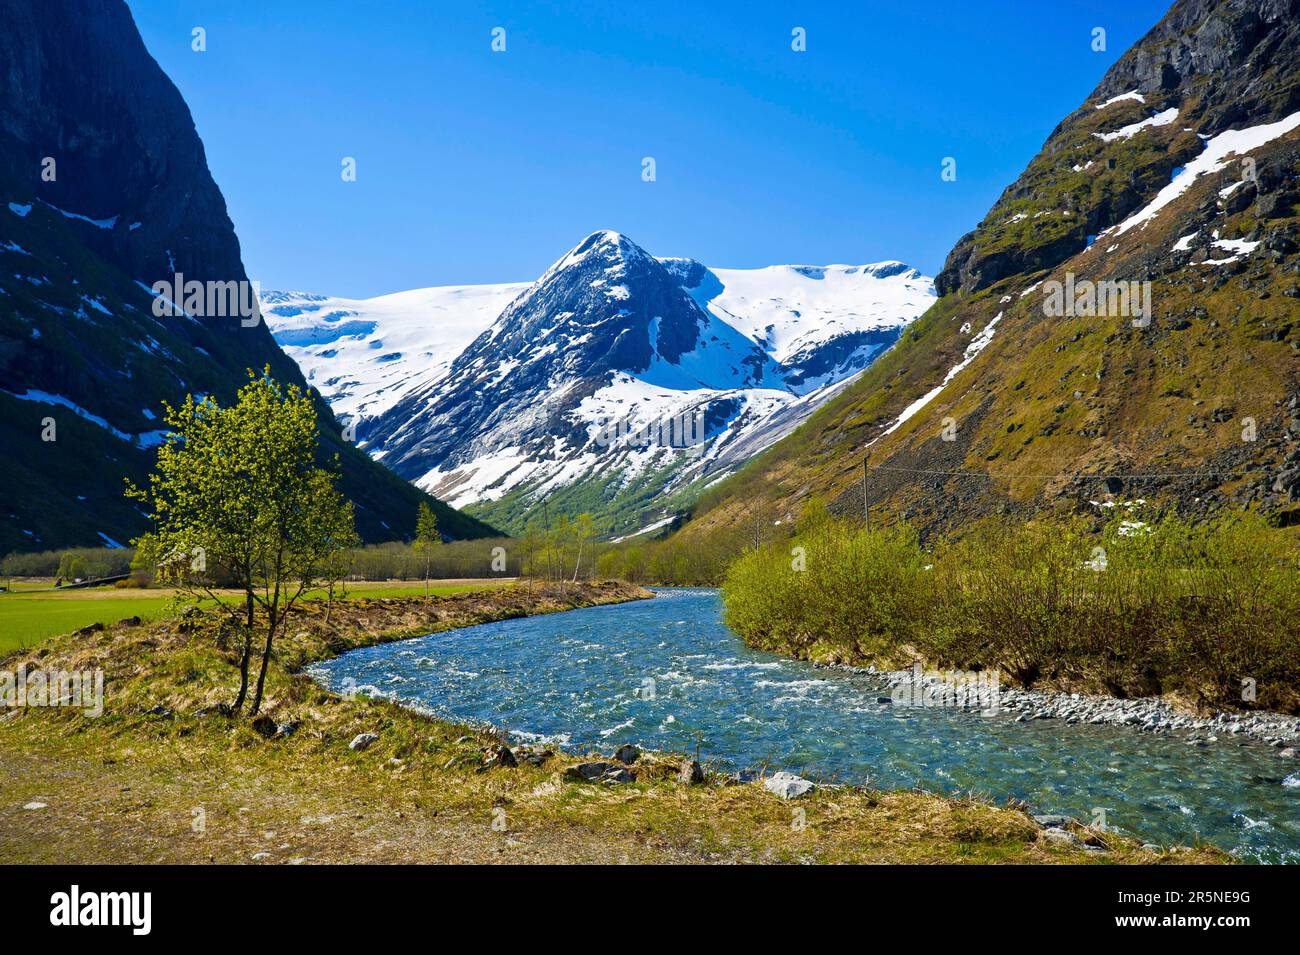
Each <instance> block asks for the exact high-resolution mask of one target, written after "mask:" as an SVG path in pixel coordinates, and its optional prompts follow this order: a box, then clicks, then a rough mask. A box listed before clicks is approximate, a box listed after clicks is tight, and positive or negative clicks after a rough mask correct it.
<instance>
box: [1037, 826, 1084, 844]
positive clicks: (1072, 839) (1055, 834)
mask: <svg viewBox="0 0 1300 955" xmlns="http://www.w3.org/2000/svg"><path fill="white" fill-rule="evenodd" d="M1043 837H1044V838H1046V839H1048V840H1049V841H1051V842H1059V843H1061V844H1063V845H1070V846H1076V845H1078V844H1079V837H1078V836H1076V835H1075V834H1074V833H1073V832H1066V831H1065V830H1064V829H1060V828H1058V827H1056V826H1049V827H1048V828H1046V829H1044V830H1043Z"/></svg>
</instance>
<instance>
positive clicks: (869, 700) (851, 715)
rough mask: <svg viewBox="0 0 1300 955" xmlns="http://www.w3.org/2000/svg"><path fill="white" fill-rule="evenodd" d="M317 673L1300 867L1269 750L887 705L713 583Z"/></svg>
mask: <svg viewBox="0 0 1300 955" xmlns="http://www.w3.org/2000/svg"><path fill="white" fill-rule="evenodd" d="M310 672H311V674H312V675H313V676H314V677H315V678H316V679H317V680H319V681H320V682H322V683H323V684H325V685H326V686H329V687H331V688H333V689H337V690H342V689H346V688H349V687H352V686H355V687H357V688H358V689H359V690H361V691H362V692H366V693H369V694H371V695H376V696H379V695H382V696H386V697H389V698H392V699H395V700H397V701H399V702H402V703H405V704H408V705H412V706H416V707H419V708H421V709H424V710H426V711H428V712H431V713H434V714H436V715H439V716H444V717H447V718H450V719H453V720H458V721H464V722H470V723H490V724H492V725H493V726H496V727H499V728H502V729H505V730H508V731H510V732H511V733H512V734H513V735H514V736H515V738H517V739H518V740H520V741H522V742H537V741H545V742H547V743H548V744H550V745H554V746H560V747H564V748H566V749H571V750H573V751H576V752H586V751H588V750H599V751H601V752H604V753H610V752H612V751H613V750H614V748H615V747H617V746H618V745H620V744H622V743H635V744H637V745H639V746H641V747H643V748H647V749H656V750H664V751H673V752H683V753H694V752H696V751H697V749H698V751H699V753H700V757H701V759H703V760H704V761H706V762H707V763H710V764H711V765H712V766H713V767H714V768H718V769H722V770H726V771H731V772H740V771H754V770H763V769H770V770H777V769H784V770H788V771H791V772H796V773H799V774H800V775H802V776H805V777H807V778H809V779H812V780H814V781H818V782H824V783H831V782H839V783H853V784H863V785H870V786H873V787H877V788H882V789H891V788H904V787H913V786H920V787H924V788H926V789H931V790H935V791H941V792H947V793H955V792H974V793H977V794H981V795H984V796H987V797H990V798H992V799H994V800H997V801H999V802H1001V801H1004V800H1005V799H1007V798H1008V797H1016V798H1019V799H1023V800H1025V801H1026V802H1028V803H1029V804H1030V805H1031V807H1033V811H1035V812H1044V813H1065V814H1068V815H1072V816H1075V817H1077V818H1079V819H1080V820H1082V821H1084V822H1089V821H1091V820H1093V819H1095V818H1097V815H1096V812H1097V810H1102V811H1103V812H1104V819H1105V823H1106V824H1107V825H1108V826H1110V827H1111V828H1115V829H1119V830H1121V831H1124V832H1127V833H1130V834H1133V835H1136V836H1139V837H1141V838H1143V839H1147V840H1150V841H1154V842H1158V843H1161V844H1174V843H1180V844H1191V843H1192V842H1194V841H1196V840H1202V841H1205V842H1209V843H1212V844H1214V845H1218V846H1220V847H1221V848H1224V849H1226V850H1229V851H1231V852H1232V853H1234V854H1235V855H1237V856H1238V857H1239V858H1241V859H1242V860H1243V861H1254V862H1300V786H1298V785H1296V783H1297V782H1300V774H1296V773H1295V769H1296V766H1295V763H1294V762H1291V761H1288V760H1284V759H1281V758H1279V757H1278V756H1277V755H1276V754H1275V753H1274V752H1273V751H1272V750H1271V749H1270V748H1269V747H1267V746H1265V745H1263V744H1261V743H1258V742H1253V741H1249V740H1242V739H1227V740H1223V739H1221V740H1220V741H1219V742H1216V743H1211V744H1209V745H1208V746H1202V747H1193V746H1189V745H1188V744H1187V742H1186V741H1185V739H1184V737H1183V736H1181V735H1178V734H1172V735H1155V734H1152V733H1147V732H1141V731H1139V730H1138V729H1136V728H1132V727H1125V726H1090V725H1067V724H1065V723H1063V722H1061V721H1059V720H1036V721H1032V722H1015V721H1014V717H1013V716H1012V715H1007V714H993V715H984V714H981V713H978V712H974V711H965V710H958V709H954V708H918V707H898V706H894V705H891V704H890V703H885V702H881V699H882V697H888V696H889V690H888V688H887V687H886V686H885V685H884V684H883V682H882V680H881V678H879V677H874V676H871V675H867V674H857V673H850V672H841V671H838V670H827V669H820V668H816V667H814V666H813V665H811V664H809V663H804V662H801V661H797V660H790V659H787V658H785V657H780V656H775V655H773V654H770V653H764V652H761V651H758V650H753V649H751V648H749V647H747V646H745V644H744V643H743V642H741V640H740V639H739V638H738V637H737V636H736V635H735V634H733V633H732V632H731V631H730V630H728V629H727V627H726V625H725V624H724V623H723V621H722V608H721V602H720V600H719V598H718V595H717V593H716V592H715V591H709V590H670V591H661V592H660V593H659V595H658V596H657V597H656V598H655V599H654V600H646V601H637V602H634V603H627V604H618V605H614V606H607V607H594V608H589V609H584V610H575V611H570V612H567V613H559V614H551V615H548V616H541V617H528V618H523V619H518V620H508V621H503V622H500V623H491V624H484V625H482V626H477V627H469V628H466V629H462V630H453V631H448V632H446V633H439V634H433V635H431V636H427V637H419V638H416V639H412V640H404V641H401V642H397V643H387V644H381V645H379V646H374V647H367V648H365V649H361V650H354V651H351V652H349V653H346V654H343V655H342V656H340V657H337V658H335V659H333V660H329V661H326V662H324V663H320V664H316V665H314V666H312V667H311V669H310ZM1288 773H1292V774H1293V775H1291V776H1288Z"/></svg>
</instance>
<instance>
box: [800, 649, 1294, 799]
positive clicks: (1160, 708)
mask: <svg viewBox="0 0 1300 955" xmlns="http://www.w3.org/2000/svg"><path fill="white" fill-rule="evenodd" d="M813 666H814V667H816V668H818V669H823V670H837V671H840V672H844V673H860V674H863V675H866V676H872V677H878V678H879V679H880V680H881V689H882V691H883V692H888V693H890V694H893V693H894V691H896V690H899V689H902V690H908V689H910V687H911V686H913V685H914V684H915V676H914V672H913V671H911V670H882V669H878V668H876V667H874V666H866V667H855V666H850V665H848V664H844V663H818V662H813ZM938 672H939V671H927V674H926V675H925V676H924V677H923V679H922V681H921V686H922V687H924V686H935V687H942V686H943V685H944V682H943V679H942V678H941V677H940V676H939V675H938ZM901 695H902V696H904V697H906V696H907V693H906V692H904V693H902V694H901ZM891 700H892V695H891ZM882 702H883V698H882ZM1177 702H1179V701H1170V700H1166V699H1162V698H1160V697H1141V698H1138V699H1121V698H1119V697H1114V696H1100V695H1095V694H1086V693H1067V692H1052V691H1043V690H1026V689H1020V688H1017V687H998V689H997V699H996V708H997V709H999V710H1004V711H1008V712H1010V713H1014V714H1015V716H1016V721H1017V722H1021V723H1025V722H1030V721H1032V720H1061V721H1062V722H1064V723H1066V724H1067V725H1075V724H1080V723H1083V724H1087V725H1090V726H1100V725H1107V726H1130V727H1133V728H1134V729H1137V730H1141V731H1143V732H1148V733H1156V734H1182V733H1185V734H1188V735H1187V737H1186V742H1187V744H1188V745H1191V746H1206V745H1209V744H1211V743H1216V742H1220V741H1227V740H1237V741H1240V740H1245V739H1249V740H1254V741H1256V742H1259V743H1264V744H1266V745H1268V746H1270V747H1272V748H1273V749H1274V750H1276V751H1277V754H1278V756H1279V757H1281V758H1283V759H1295V760H1297V764H1296V766H1297V769H1300V717H1297V716H1291V715H1289V714H1286V713H1270V712H1266V711H1257V710H1255V711H1252V710H1221V711H1218V712H1214V713H1211V714H1209V715H1208V716H1206V715H1199V714H1197V713H1195V712H1192V711H1189V710H1188V709H1187V708H1185V707H1183V708H1180V707H1179V706H1178V705H1176V704H1177ZM991 706H993V704H992V703H991V702H990V701H989V700H982V701H981V702H980V704H979V705H978V706H971V707H969V708H970V709H989V708H990V707H991ZM1297 785H1300V782H1297Z"/></svg>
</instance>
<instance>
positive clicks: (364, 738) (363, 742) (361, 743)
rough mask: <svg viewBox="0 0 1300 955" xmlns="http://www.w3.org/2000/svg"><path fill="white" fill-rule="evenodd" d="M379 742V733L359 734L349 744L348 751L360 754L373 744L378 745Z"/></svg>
mask: <svg viewBox="0 0 1300 955" xmlns="http://www.w3.org/2000/svg"><path fill="white" fill-rule="evenodd" d="M378 741H379V735H378V734H377V733H358V734H357V735H356V736H354V737H353V738H352V742H350V743H348V749H354V750H356V751H357V752H360V751H361V750H363V749H366V748H367V747H368V746H370V745H371V744H372V743H376V742H378Z"/></svg>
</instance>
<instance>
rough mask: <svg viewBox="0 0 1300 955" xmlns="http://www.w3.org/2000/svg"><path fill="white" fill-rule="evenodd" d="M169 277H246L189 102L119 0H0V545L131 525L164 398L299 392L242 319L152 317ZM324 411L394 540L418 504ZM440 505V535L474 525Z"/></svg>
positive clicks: (196, 313)
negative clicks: (243, 389)
mask: <svg viewBox="0 0 1300 955" xmlns="http://www.w3.org/2000/svg"><path fill="white" fill-rule="evenodd" d="M177 273H180V274H182V275H183V276H184V278H185V279H186V280H188V281H198V282H203V283H207V282H220V283H234V286H236V287H237V286H239V284H240V283H245V282H246V281H247V278H248V277H247V275H246V274H245V271H244V267H243V264H242V262H241V259H240V249H239V241H238V239H237V238H236V236H235V231H234V227H233V225H232V224H231V221H230V218H229V216H228V215H227V213H226V206H225V201H224V200H223V198H222V195H221V192H220V190H219V189H218V188H217V186H216V184H215V182H213V180H212V177H211V175H210V174H209V172H208V168H207V161H206V158H205V155H204V150H203V144H202V142H201V141H200V140H199V137H198V135H197V133H196V132H195V128H194V122H193V120H192V118H191V116H190V113H189V110H188V108H187V107H186V105H185V102H184V100H183V99H182V97H181V95H180V93H179V92H178V91H177V89H176V87H175V86H174V85H173V84H172V83H171V82H170V80H168V79H167V77H166V76H165V75H164V74H163V72H162V70H161V69H159V67H158V65H157V63H156V62H155V61H154V60H153V58H152V57H151V56H150V55H149V53H148V51H147V50H146V49H145V47H144V44H143V42H142V41H141V39H140V36H139V33H138V31H137V30H136V28H135V24H134V22H133V21H132V19H131V15H130V12H129V11H128V9H127V7H126V5H125V3H123V2H122V0H0V458H2V459H3V466H4V471H5V474H4V477H5V480H4V482H3V483H4V484H5V486H6V487H7V488H8V489H10V491H13V493H11V494H7V495H6V499H5V501H4V502H3V503H2V504H0V552H4V551H7V550H10V549H13V548H25V549H38V548H43V547H55V546H64V545H69V544H99V543H101V542H102V540H104V539H111V540H115V541H119V542H123V543H124V542H125V541H126V540H127V539H129V538H130V537H131V536H134V535H135V534H137V533H139V532H141V531H143V530H144V529H145V526H144V520H143V517H142V515H140V514H139V512H138V511H137V510H136V509H135V508H134V506H132V505H130V504H128V503H127V502H126V501H124V500H123V499H122V495H121V489H122V478H123V477H124V476H130V477H132V478H134V479H136V480H139V479H140V477H141V476H142V473H143V471H144V470H146V469H147V467H148V464H149V460H150V456H151V448H152V447H153V446H155V445H156V444H157V443H158V442H159V441H160V440H161V432H160V431H159V430H158V428H159V422H158V417H159V414H160V407H159V406H160V403H161V401H163V400H170V401H176V400H178V399H179V398H180V397H181V396H183V395H184V393H185V392H186V391H190V392H193V393H196V394H197V393H207V394H213V395H216V396H217V397H218V398H219V399H222V400H226V399H229V398H230V397H231V395H232V394H233V392H234V390H235V389H236V388H237V387H238V386H239V385H240V384H241V383H242V382H243V381H244V380H245V370H246V369H248V368H261V367H262V366H264V365H270V366H271V368H272V371H273V373H274V374H275V375H276V376H277V377H278V378H280V379H282V380H284V381H288V382H296V383H300V384H301V383H302V377H301V375H300V374H299V372H298V370H297V368H296V366H295V365H294V364H293V362H291V361H289V360H288V359H287V358H286V357H285V356H284V354H283V353H282V352H281V351H280V349H279V348H278V347H277V346H276V344H275V342H274V341H273V340H272V338H271V335H270V333H269V332H268V331H267V329H266V327H265V325H264V324H262V323H261V322H260V321H257V320H256V315H255V313H251V314H250V315H245V314H243V313H239V314H230V313H229V312H228V311H227V312H226V313H225V314H214V310H210V309H194V308H189V309H188V314H180V313H177V314H170V315H161V316H160V315H158V314H156V313H155V310H154V304H155V303H154V294H153V292H152V291H151V287H152V285H153V283H154V282H156V281H160V280H165V281H173V280H174V277H175V275H176V274H177ZM321 413H322V419H323V425H324V427H323V431H324V432H325V437H324V442H325V443H326V444H327V445H330V446H331V447H332V449H333V450H338V451H339V452H340V453H341V454H342V455H343V457H344V460H345V479H344V487H345V490H347V491H348V493H349V494H350V495H351V496H353V497H354V498H355V499H356V501H357V504H358V524H359V526H360V528H361V530H362V531H363V533H364V534H365V535H366V536H367V537H369V538H371V539H384V538H392V537H397V536H401V535H403V534H409V533H410V527H407V526H406V525H407V524H409V525H410V526H411V527H413V526H414V514H415V508H416V503H417V501H418V500H419V499H420V498H421V496H422V495H420V494H419V492H417V491H415V490H414V489H412V488H408V487H407V486H405V485H404V483H403V482H401V481H400V480H398V479H396V478H394V477H393V476H392V475H389V474H387V473H385V472H384V471H383V470H382V469H380V468H378V467H376V466H375V465H374V464H373V463H372V462H370V461H369V460H368V459H366V457H365V456H364V455H362V454H360V453H359V452H357V451H356V450H355V449H354V448H352V447H351V446H348V445H345V444H343V442H342V441H341V440H340V438H339V432H338V428H337V425H336V424H335V423H334V421H333V418H332V416H331V415H330V414H329V411H328V408H326V407H325V405H324V403H323V402H322V404H321ZM47 419H52V420H54V422H55V430H54V432H52V433H51V432H50V431H49V430H48V429H47V428H46V427H45V425H44V424H43V422H45V421H46V420H47ZM51 438H52V439H51ZM15 488H17V489H20V490H17V491H14V490H13V489H15ZM443 510H444V526H445V527H446V528H447V529H448V530H451V531H452V533H457V532H460V533H470V534H472V533H482V532H483V531H484V530H485V528H484V527H483V526H482V525H481V524H479V523H478V522H475V521H471V520H467V519H463V518H461V517H459V516H458V515H454V514H453V513H452V512H450V511H449V510H447V509H445V508H444V509H443Z"/></svg>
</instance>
